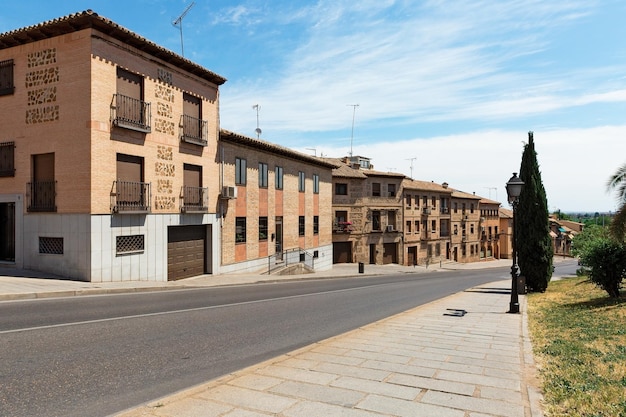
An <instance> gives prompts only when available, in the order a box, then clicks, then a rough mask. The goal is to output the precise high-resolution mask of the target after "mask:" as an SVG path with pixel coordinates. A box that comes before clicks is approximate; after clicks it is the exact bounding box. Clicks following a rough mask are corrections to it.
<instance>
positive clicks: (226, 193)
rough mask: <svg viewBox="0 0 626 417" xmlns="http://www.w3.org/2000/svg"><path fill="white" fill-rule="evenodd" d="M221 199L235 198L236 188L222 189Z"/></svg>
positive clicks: (225, 187)
mask: <svg viewBox="0 0 626 417" xmlns="http://www.w3.org/2000/svg"><path fill="white" fill-rule="evenodd" d="M222 198H228V199H232V198H237V187H228V186H224V187H222Z"/></svg>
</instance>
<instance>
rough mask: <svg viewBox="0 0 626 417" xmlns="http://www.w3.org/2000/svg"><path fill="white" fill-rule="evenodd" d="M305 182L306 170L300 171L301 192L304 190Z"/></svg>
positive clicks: (299, 186)
mask: <svg viewBox="0 0 626 417" xmlns="http://www.w3.org/2000/svg"><path fill="white" fill-rule="evenodd" d="M304 182H305V176H304V172H302V171H300V172H298V191H300V192H301V193H303V192H304Z"/></svg>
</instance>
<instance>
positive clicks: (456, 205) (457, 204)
mask: <svg viewBox="0 0 626 417" xmlns="http://www.w3.org/2000/svg"><path fill="white" fill-rule="evenodd" d="M458 211H459V203H454V212H455V213H457V212H458Z"/></svg>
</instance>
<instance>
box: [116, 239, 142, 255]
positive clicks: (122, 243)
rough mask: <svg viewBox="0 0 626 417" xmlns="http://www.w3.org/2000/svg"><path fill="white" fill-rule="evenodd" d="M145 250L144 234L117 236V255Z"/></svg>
mask: <svg viewBox="0 0 626 417" xmlns="http://www.w3.org/2000/svg"><path fill="white" fill-rule="evenodd" d="M143 251H144V235H130V236H117V237H116V238H115V252H116V254H117V255H125V254H129V253H141V252H143Z"/></svg>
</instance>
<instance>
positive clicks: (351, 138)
mask: <svg viewBox="0 0 626 417" xmlns="http://www.w3.org/2000/svg"><path fill="white" fill-rule="evenodd" d="M346 106H352V133H351V134H350V156H352V140H353V139H354V116H355V114H356V108H357V107H359V105H358V104H346Z"/></svg>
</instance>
